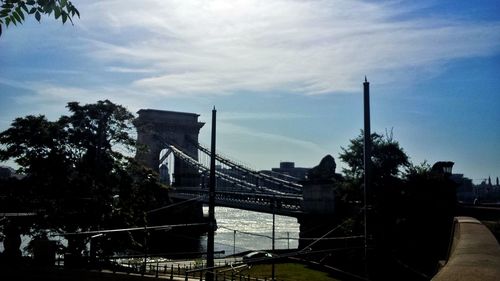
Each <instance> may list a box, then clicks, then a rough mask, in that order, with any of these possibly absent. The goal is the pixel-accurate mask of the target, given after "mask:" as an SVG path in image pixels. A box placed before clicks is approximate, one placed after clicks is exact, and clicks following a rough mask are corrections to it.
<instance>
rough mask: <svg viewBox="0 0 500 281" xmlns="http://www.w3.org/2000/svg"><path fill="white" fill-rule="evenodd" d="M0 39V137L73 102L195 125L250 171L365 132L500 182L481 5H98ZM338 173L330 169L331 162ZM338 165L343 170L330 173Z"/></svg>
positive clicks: (492, 74) (499, 117)
mask: <svg viewBox="0 0 500 281" xmlns="http://www.w3.org/2000/svg"><path fill="white" fill-rule="evenodd" d="M73 3H74V4H75V6H77V8H78V9H79V10H80V13H81V18H80V19H75V21H74V22H75V25H74V26H72V25H71V24H65V25H62V24H61V23H60V22H58V21H55V20H54V19H52V18H47V17H44V18H42V24H38V23H37V22H35V20H34V19H29V20H27V22H25V24H23V25H21V26H17V27H15V26H11V27H9V28H8V29H6V30H4V32H3V34H2V36H1V37H0V98H1V103H0V130H4V129H6V128H8V126H9V124H10V123H11V121H12V120H13V119H14V118H15V117H18V116H24V115H27V114H45V115H47V117H48V118H49V119H55V118H57V117H58V116H60V115H61V114H63V113H65V112H66V111H65V108H64V106H65V104H66V103H67V102H69V101H79V102H81V103H91V102H96V101H97V100H100V99H110V100H111V101H113V102H115V103H118V104H122V105H124V106H126V107H127V108H128V109H130V110H131V111H133V112H136V111H137V110H138V109H141V108H153V109H162V110H173V111H184V112H193V113H198V114H201V116H200V120H201V121H203V122H207V125H205V127H204V128H203V129H202V132H201V135H200V140H201V142H204V143H208V142H209V132H210V124H209V123H208V122H209V120H210V111H211V109H212V107H213V106H214V105H215V106H216V108H217V109H218V121H219V122H218V126H217V128H218V145H217V148H218V150H219V151H221V152H223V153H224V154H226V155H230V156H231V157H233V158H235V159H237V160H240V161H241V162H244V163H247V164H248V165H250V166H253V167H254V168H257V169H269V168H271V167H276V166H278V165H279V162H280V161H294V162H296V165H297V166H302V167H310V166H314V165H316V164H317V163H318V162H319V161H320V159H321V158H322V157H323V156H325V155H326V154H332V155H333V156H334V157H335V158H336V159H337V158H338V153H339V151H340V147H341V146H343V147H345V146H347V145H348V141H349V139H352V138H354V137H356V136H357V135H358V134H359V130H360V129H361V128H362V126H363V123H362V120H363V119H362V82H363V80H364V76H365V75H366V76H367V77H368V80H369V81H370V82H371V102H372V130H374V131H376V132H379V133H385V132H386V130H387V131H391V130H392V131H393V134H394V138H395V139H396V140H398V141H399V142H400V144H401V146H402V147H403V148H404V149H405V151H406V152H407V153H408V154H409V155H410V157H411V160H412V161H413V162H415V163H420V162H422V161H424V160H427V161H428V162H429V163H431V164H432V163H434V162H435V161H439V160H449V161H454V162H455V167H454V172H458V173H464V174H465V175H466V176H468V177H470V178H473V179H475V181H476V182H477V181H479V180H480V179H482V178H487V177H488V176H491V177H492V178H494V177H496V176H500V125H499V124H500V96H499V93H500V92H499V90H498V87H499V86H500V71H499V70H500V4H499V3H498V1H497V0H491V1H484V0H477V1H467V0H463V1H460V0H454V1H442V0H440V1H353V0H327V1H314V0H301V1H286V0H278V1H275V0H263V1H258V0H253V1H252V0H241V1H238V0H222V1H209V0H200V1H190V0H179V1H165V0H143V1H137V0H134V1H129V0H102V1H78V0H74V1H73ZM337 163H338V164H340V163H339V160H337ZM340 165H341V164H340Z"/></svg>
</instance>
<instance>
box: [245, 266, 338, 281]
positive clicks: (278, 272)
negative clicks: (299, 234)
mask: <svg viewBox="0 0 500 281" xmlns="http://www.w3.org/2000/svg"><path fill="white" fill-rule="evenodd" d="M274 272H275V278H276V280H278V281H282V280H283V281H303V280H315V281H338V279H335V278H332V277H330V276H329V275H328V273H326V272H322V271H317V270H313V269H310V268H308V267H307V266H305V265H303V264H298V263H281V264H276V265H275V270H274ZM241 273H242V274H244V275H250V276H251V277H252V278H259V279H264V277H267V279H268V280H270V279H271V265H270V264H259V265H253V266H252V267H251V268H250V269H248V270H245V271H244V272H241Z"/></svg>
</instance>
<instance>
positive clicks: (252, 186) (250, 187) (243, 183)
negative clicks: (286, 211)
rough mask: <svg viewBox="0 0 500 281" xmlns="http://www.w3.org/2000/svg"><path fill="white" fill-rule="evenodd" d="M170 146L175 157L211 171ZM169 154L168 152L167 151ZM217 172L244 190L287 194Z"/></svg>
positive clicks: (219, 175) (202, 169) (222, 177)
mask: <svg viewBox="0 0 500 281" xmlns="http://www.w3.org/2000/svg"><path fill="white" fill-rule="evenodd" d="M168 148H169V149H170V150H171V151H172V153H174V155H175V157H177V158H178V159H180V160H182V161H184V162H185V163H186V164H188V165H191V166H193V167H196V168H197V169H198V170H200V171H201V172H203V173H208V172H209V171H210V168H208V167H206V166H205V165H203V164H201V163H200V162H198V161H197V160H195V159H193V158H192V157H190V156H189V155H187V154H186V153H184V152H183V151H182V150H180V149H178V148H176V147H175V146H173V145H168ZM167 154H168V153H167ZM215 174H216V176H217V178H220V179H223V180H225V181H227V182H229V183H231V184H233V185H235V186H236V187H238V188H240V189H244V190H250V191H253V192H259V193H272V194H286V193H285V192H280V191H277V190H273V189H270V188H267V187H264V186H257V185H255V184H253V183H250V182H247V181H244V180H240V179H238V178H235V177H233V176H230V175H228V174H225V173H222V172H220V171H215Z"/></svg>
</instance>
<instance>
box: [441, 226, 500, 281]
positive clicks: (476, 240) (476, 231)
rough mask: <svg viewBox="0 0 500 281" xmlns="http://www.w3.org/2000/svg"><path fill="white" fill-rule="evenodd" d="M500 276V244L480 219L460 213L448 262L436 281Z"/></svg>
mask: <svg viewBox="0 0 500 281" xmlns="http://www.w3.org/2000/svg"><path fill="white" fill-rule="evenodd" d="M476 280H477V281H498V280H500V245H499V244H498V242H497V240H496V239H495V237H494V236H493V234H492V233H491V232H490V231H489V229H488V228H487V227H486V226H484V225H483V224H482V223H481V222H479V221H478V220H476V219H474V218H471V217H456V218H455V228H454V235H453V244H452V247H451V251H450V256H449V259H448V262H447V263H446V264H445V265H444V267H443V268H442V269H441V270H440V271H439V272H438V273H437V274H436V276H434V278H432V281H476Z"/></svg>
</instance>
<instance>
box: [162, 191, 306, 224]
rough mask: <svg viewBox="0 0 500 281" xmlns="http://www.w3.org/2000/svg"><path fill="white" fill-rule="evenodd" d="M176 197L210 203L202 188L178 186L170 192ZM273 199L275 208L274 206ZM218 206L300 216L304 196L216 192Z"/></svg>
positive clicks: (206, 193)
mask: <svg viewBox="0 0 500 281" xmlns="http://www.w3.org/2000/svg"><path fill="white" fill-rule="evenodd" d="M170 196H171V197H172V198H176V199H182V200H188V199H192V198H197V197H198V198H199V201H201V202H204V203H208V192H207V190H204V189H201V188H177V189H175V190H173V191H171V192H170ZM273 201H274V202H276V203H275V204H274V206H275V208H273ZM215 204H216V205H217V206H223V207H232V208H238V209H244V210H249V211H256V212H263V213H273V212H274V213H275V214H278V215H284V216H293V217H298V216H300V215H301V214H302V197H301V196H287V195H279V196H276V195H270V194H262V193H243V192H227V191H226V192H224V191H222V192H216V194H215Z"/></svg>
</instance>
